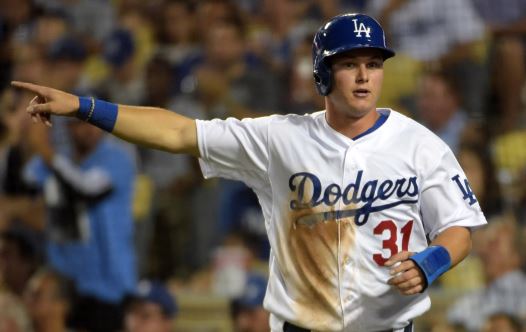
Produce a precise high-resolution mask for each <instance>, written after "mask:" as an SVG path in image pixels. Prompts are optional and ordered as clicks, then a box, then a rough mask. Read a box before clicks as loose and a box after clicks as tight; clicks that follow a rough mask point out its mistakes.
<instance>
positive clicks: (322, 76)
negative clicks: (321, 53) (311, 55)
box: [313, 60, 332, 96]
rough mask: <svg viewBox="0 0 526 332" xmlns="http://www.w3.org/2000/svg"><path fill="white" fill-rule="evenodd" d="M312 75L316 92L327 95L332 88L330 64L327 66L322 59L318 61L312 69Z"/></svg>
mask: <svg viewBox="0 0 526 332" xmlns="http://www.w3.org/2000/svg"><path fill="white" fill-rule="evenodd" d="M313 76H314V83H315V85H316V90H318V93H319V94H320V95H322V96H327V95H328V94H329V93H330V92H331V88H332V70H331V68H330V66H327V64H326V63H325V61H324V60H321V61H319V62H318V63H317V64H316V68H315V69H314V71H313Z"/></svg>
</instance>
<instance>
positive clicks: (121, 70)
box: [97, 28, 145, 105]
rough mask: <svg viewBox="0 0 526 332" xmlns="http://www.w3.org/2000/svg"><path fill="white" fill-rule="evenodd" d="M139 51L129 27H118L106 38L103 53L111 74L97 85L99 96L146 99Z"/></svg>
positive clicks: (124, 101)
mask: <svg viewBox="0 0 526 332" xmlns="http://www.w3.org/2000/svg"><path fill="white" fill-rule="evenodd" d="M136 50H137V45H136V41H135V38H134V35H133V34H132V32H131V31H129V30H127V29H123V28H119V29H116V30H114V31H113V32H112V33H111V34H110V35H109V36H108V37H107V38H106V39H105V40H104V48H103V52H102V56H103V59H104V61H105V62H106V64H107V65H108V67H109V75H108V77H107V78H106V79H105V80H104V81H103V82H101V83H100V85H99V86H98V87H97V90H98V91H97V94H98V95H99V96H101V97H104V98H107V99H111V100H116V101H117V102H119V103H122V104H134V105H135V104H140V103H141V102H142V101H143V99H144V93H145V82H144V79H143V77H142V73H141V71H140V68H137V64H136V62H135V54H136Z"/></svg>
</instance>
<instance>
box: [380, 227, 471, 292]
mask: <svg viewBox="0 0 526 332" xmlns="http://www.w3.org/2000/svg"><path fill="white" fill-rule="evenodd" d="M470 251H471V233H470V231H469V229H468V228H466V227H460V226H453V227H450V228H447V229H446V230H444V231H443V232H442V233H440V234H439V235H438V236H437V237H436V238H435V240H433V241H432V242H431V245H430V246H429V248H428V249H426V250H424V251H422V252H420V253H418V254H417V255H415V253H414V252H409V251H402V252H399V253H398V254H396V255H393V256H392V257H391V258H389V260H388V261H387V262H386V263H385V265H386V266H388V267H392V268H391V275H393V277H392V278H391V279H389V281H388V283H389V284H390V285H393V286H394V287H396V288H398V290H399V291H400V292H401V293H402V294H405V295H412V294H417V293H420V292H422V291H423V290H424V289H425V288H426V287H427V286H428V278H429V277H431V278H433V280H434V278H436V277H438V276H439V275H440V274H442V273H444V272H445V271H447V270H448V269H450V268H452V267H454V266H455V265H457V264H458V263H460V262H461V261H462V260H463V259H464V258H466V256H467V255H468V254H469V252H470ZM412 256H413V258H411V257H412ZM416 257H418V258H416ZM416 262H424V263H423V264H422V263H420V264H417V263H416ZM397 263H399V264H397ZM419 265H420V267H419ZM422 265H425V266H424V267H423V266H422ZM423 268H424V269H426V272H424V271H423ZM430 274H431V276H430Z"/></svg>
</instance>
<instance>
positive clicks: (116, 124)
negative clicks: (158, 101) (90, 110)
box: [11, 82, 199, 156]
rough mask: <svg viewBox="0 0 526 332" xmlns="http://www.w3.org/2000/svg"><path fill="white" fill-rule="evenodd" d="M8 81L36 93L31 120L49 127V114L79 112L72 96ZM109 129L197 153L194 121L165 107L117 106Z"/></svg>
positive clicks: (156, 145) (129, 137)
mask: <svg viewBox="0 0 526 332" xmlns="http://www.w3.org/2000/svg"><path fill="white" fill-rule="evenodd" d="M11 84H12V85H13V86H15V87H18V88H21V89H24V90H27V91H29V92H32V93H35V94H36V97H35V98H33V100H32V101H31V103H30V104H29V106H28V108H27V110H28V113H29V114H30V115H31V116H32V117H33V119H34V121H38V120H40V121H41V122H43V123H45V124H47V125H48V126H50V125H51V120H50V114H53V115H59V116H76V115H77V113H78V112H79V107H80V106H81V105H80V103H79V98H78V97H77V96H75V95H72V94H69V93H67V92H64V91H60V90H56V89H52V88H49V87H45V86H41V85H36V84H32V83H24V82H12V83H11ZM101 111H102V112H103V111H104V110H101V109H96V108H95V113H96V112H99V115H100V112H101ZM91 115H92V114H90V117H91ZM94 118H95V116H94ZM92 123H93V122H92ZM96 125H97V124H96ZM110 128H111V133H112V134H113V135H116V136H118V137H120V138H123V139H125V140H127V141H129V142H132V143H136V144H140V145H144V146H148V147H152V148H156V149H160V150H165V151H169V152H173V153H189V154H192V155H194V156H199V149H198V147H197V133H196V124H195V120H192V119H190V118H187V117H184V116H182V115H179V114H176V113H174V112H170V111H168V110H165V109H161V108H155V107H138V106H126V105H117V116H116V118H115V119H114V121H113V122H112V123H111V126H110Z"/></svg>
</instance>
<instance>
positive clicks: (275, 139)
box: [13, 14, 486, 331]
mask: <svg viewBox="0 0 526 332" xmlns="http://www.w3.org/2000/svg"><path fill="white" fill-rule="evenodd" d="M394 54H395V53H394V52H393V51H392V50H391V49H389V48H387V47H386V44H385V38H384V31H383V29H382V27H381V26H380V25H379V24H378V22H376V21H375V20H374V19H373V18H371V17H369V16H366V15H362V14H345V15H340V16H337V17H334V18H333V19H331V20H330V21H329V22H327V23H326V24H325V25H323V26H322V27H321V28H320V29H319V31H318V32H317V33H316V35H315V38H314V42H313V60H314V77H315V83H316V88H317V90H318V92H319V93H320V94H321V95H323V96H325V97H324V98H325V106H326V108H325V110H322V111H318V112H315V113H312V114H305V115H274V116H268V117H262V118H257V119H243V120H237V119H233V118H229V119H226V120H219V119H214V120H211V121H201V120H191V119H188V118H185V117H183V116H181V115H177V114H174V113H172V112H169V111H166V110H163V109H158V108H148V107H133V106H125V105H116V104H112V103H108V102H105V101H101V100H96V99H93V98H89V97H80V98H78V97H76V96H73V95H71V94H68V93H66V92H62V91H58V90H54V89H51V88H47V87H43V86H38V85H34V84H30V83H21V82H14V83H13V85H14V86H17V87H20V88H24V89H26V90H29V91H31V92H34V93H36V94H37V96H36V97H35V99H34V100H33V101H32V102H31V103H30V105H29V106H28V112H29V114H30V115H31V116H33V117H34V120H35V121H37V120H40V121H42V122H44V123H46V124H48V125H50V124H51V122H50V120H51V119H50V114H56V115H66V116H77V117H79V118H81V119H84V120H85V121H88V122H90V123H92V124H94V125H96V126H98V127H100V128H102V129H104V130H107V131H108V132H111V133H113V134H114V135H117V136H119V137H121V138H124V139H126V140H128V141H131V142H134V143H139V144H143V145H147V146H150V147H153V148H158V149H163V150H166V151H171V152H174V153H190V154H192V155H194V156H196V157H198V158H199V161H200V163H201V169H202V172H203V174H204V176H205V177H206V178H210V177H216V176H221V177H225V178H230V179H235V180H241V181H243V182H245V183H246V184H247V185H248V186H250V187H251V188H252V189H253V190H254V192H255V193H256V194H257V196H258V198H259V202H260V204H261V207H262V210H263V214H264V216H265V226H266V229H267V233H268V237H269V241H270V244H271V248H272V249H271V255H270V262H269V264H270V279H269V284H268V287H267V292H266V296H265V300H264V307H265V308H266V309H267V310H268V311H269V312H270V314H271V315H270V326H271V329H272V331H314V330H315V331H412V320H413V319H414V318H415V317H417V316H419V315H421V314H422V313H424V312H425V311H426V310H428V309H429V307H430V299H429V297H428V295H427V293H426V289H427V288H428V287H429V285H431V284H432V283H433V281H434V280H436V279H437V277H438V276H439V275H441V274H442V273H444V272H445V271H447V270H448V269H450V268H451V267H452V266H455V265H456V264H458V263H459V262H460V261H461V260H462V259H463V258H464V257H466V255H467V254H468V252H469V251H470V246H471V238H470V228H473V227H478V226H481V225H483V224H485V223H486V221H485V218H484V215H483V213H482V212H481V210H480V207H479V204H478V203H477V199H476V198H475V196H474V194H473V191H472V190H471V188H470V186H469V184H468V182H467V180H466V176H465V175H464V172H463V171H462V169H461V168H460V166H459V164H458V163H457V161H456V160H455V157H454V156H453V154H452V152H451V150H450V149H449V148H448V147H447V146H446V144H445V143H443V142H442V141H441V140H440V139H439V138H437V136H435V135H434V134H432V133H431V132H430V131H428V130H427V129H426V128H424V127H423V126H421V125H419V124H418V123H416V122H414V121H413V120H411V119H409V118H407V117H405V116H403V115H402V114H400V113H397V112H396V111H394V110H391V109H387V108H376V102H377V100H378V97H379V95H380V90H381V86H382V79H383V63H384V61H385V60H386V59H388V58H390V57H392V56H394Z"/></svg>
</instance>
